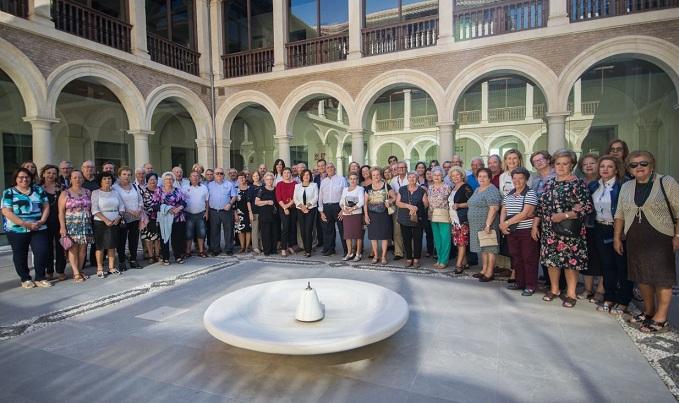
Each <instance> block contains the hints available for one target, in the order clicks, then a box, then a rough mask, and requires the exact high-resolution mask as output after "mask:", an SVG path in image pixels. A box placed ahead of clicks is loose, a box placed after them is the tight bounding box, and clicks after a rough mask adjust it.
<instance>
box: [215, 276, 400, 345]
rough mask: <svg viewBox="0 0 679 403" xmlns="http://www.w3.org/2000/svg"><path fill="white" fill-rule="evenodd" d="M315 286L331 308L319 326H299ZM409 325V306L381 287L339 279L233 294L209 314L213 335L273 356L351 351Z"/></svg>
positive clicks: (279, 283)
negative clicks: (298, 313)
mask: <svg viewBox="0 0 679 403" xmlns="http://www.w3.org/2000/svg"><path fill="white" fill-rule="evenodd" d="M307 282H311V287H313V288H314V289H315V290H316V293H317V294H318V298H319V300H320V301H321V303H322V304H324V305H325V318H324V319H323V320H321V321H319V322H313V323H303V322H298V321H297V320H295V310H296V309H297V304H298V303H299V301H300V297H301V295H302V292H303V291H304V289H305V288H306V286H307ZM407 320H408V303H407V302H406V301H405V300H404V299H403V297H401V296H400V295H398V294H397V293H395V292H393V291H391V290H388V289H386V288H384V287H380V286H378V285H375V284H370V283H365V282H362V281H354V280H344V279H336V278H311V279H298V280H283V281H274V282H270V283H264V284H257V285H253V286H250V287H246V288H242V289H240V290H238V291H234V292H232V293H230V294H227V295H225V296H223V297H221V298H219V299H217V300H216V301H215V302H213V303H212V304H211V305H210V306H209V307H208V309H207V310H206V311H205V315H204V316H203V323H204V325H205V328H206V329H207V330H208V332H210V334H211V335H213V336H214V337H216V338H217V339H219V340H221V341H223V342H225V343H228V344H231V345H233V346H236V347H240V348H244V349H248V350H254V351H260V352H263V353H273V354H293V355H310V354H325V353H334V352H337V351H345V350H351V349H354V348H357V347H362V346H365V345H368V344H371V343H375V342H377V341H380V340H383V339H386V338H387V337H389V336H391V335H393V334H394V333H396V332H397V331H398V330H399V329H401V328H402V327H403V325H405V323H406V321H407Z"/></svg>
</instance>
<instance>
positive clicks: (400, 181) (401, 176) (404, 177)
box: [390, 161, 408, 260]
mask: <svg viewBox="0 0 679 403" xmlns="http://www.w3.org/2000/svg"><path fill="white" fill-rule="evenodd" d="M390 185H391V188H392V189H393V190H394V192H396V193H398V190H399V189H400V188H401V186H406V185H408V166H407V165H406V163H405V161H399V162H398V163H397V164H396V176H394V177H393V178H392V179H391V183H390ZM397 215H398V214H392V215H391V218H392V220H393V222H394V260H399V259H403V235H401V226H400V225H399V224H398V222H397V221H396V216H397Z"/></svg>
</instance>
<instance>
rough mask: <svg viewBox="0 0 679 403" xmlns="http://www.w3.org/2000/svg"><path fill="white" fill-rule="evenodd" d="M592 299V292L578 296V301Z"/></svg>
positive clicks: (585, 292) (584, 292)
mask: <svg viewBox="0 0 679 403" xmlns="http://www.w3.org/2000/svg"><path fill="white" fill-rule="evenodd" d="M592 298H594V293H593V292H592V291H587V290H585V291H583V292H581V293H580V294H578V299H586V300H588V301H589V300H591V299H592Z"/></svg>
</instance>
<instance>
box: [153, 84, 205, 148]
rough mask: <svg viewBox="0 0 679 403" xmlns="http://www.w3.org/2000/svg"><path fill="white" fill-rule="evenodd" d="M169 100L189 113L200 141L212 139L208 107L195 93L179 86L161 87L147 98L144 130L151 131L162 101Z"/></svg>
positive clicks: (166, 85) (168, 85)
mask: <svg viewBox="0 0 679 403" xmlns="http://www.w3.org/2000/svg"><path fill="white" fill-rule="evenodd" d="M168 99H169V100H172V101H175V102H177V103H178V104H180V105H181V106H183V107H184V109H186V111H187V112H189V115H191V119H193V124H194V125H196V135H197V136H198V138H199V139H200V138H209V137H211V135H210V133H211V129H212V119H211V118H210V111H208V109H207V106H205V103H204V102H203V100H201V99H200V97H199V96H198V95H197V94H196V93H195V92H193V91H191V90H189V89H188V88H186V87H183V86H181V85H177V84H165V85H161V86H160V87H158V88H156V89H154V90H153V91H151V93H150V94H149V96H148V97H146V113H145V116H146V120H145V122H144V124H145V126H144V127H143V129H146V130H151V121H152V119H153V113H154V112H155V110H156V108H157V107H158V105H160V103H161V102H162V101H164V100H168Z"/></svg>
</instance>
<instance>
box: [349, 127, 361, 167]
mask: <svg viewBox="0 0 679 403" xmlns="http://www.w3.org/2000/svg"><path fill="white" fill-rule="evenodd" d="M364 133H365V131H364V130H363V129H352V130H349V134H351V160H352V161H356V162H358V163H359V164H361V165H363V161H364V158H365V146H364V144H363V135H364Z"/></svg>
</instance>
